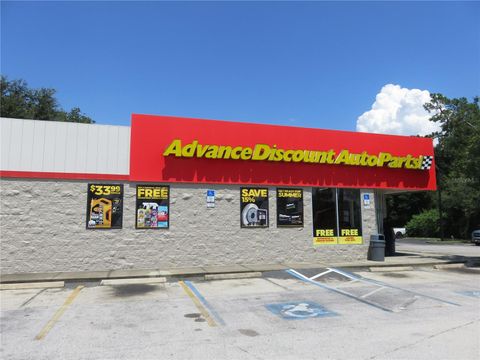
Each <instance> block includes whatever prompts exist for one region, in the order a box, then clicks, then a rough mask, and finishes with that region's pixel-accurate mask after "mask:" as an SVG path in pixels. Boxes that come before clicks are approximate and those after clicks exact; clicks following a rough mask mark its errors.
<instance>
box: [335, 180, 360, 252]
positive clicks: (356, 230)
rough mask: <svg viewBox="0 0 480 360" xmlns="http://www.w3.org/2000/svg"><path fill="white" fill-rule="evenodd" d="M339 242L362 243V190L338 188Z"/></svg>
mask: <svg viewBox="0 0 480 360" xmlns="http://www.w3.org/2000/svg"><path fill="white" fill-rule="evenodd" d="M338 213H339V228H340V233H339V237H338V243H339V244H352V245H354V244H356V245H359V244H362V243H363V237H362V218H361V203H360V190H358V189H339V190H338Z"/></svg>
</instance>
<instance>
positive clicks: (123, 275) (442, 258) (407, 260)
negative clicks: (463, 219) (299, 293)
mask: <svg viewBox="0 0 480 360" xmlns="http://www.w3.org/2000/svg"><path fill="white" fill-rule="evenodd" d="M455 263H464V264H466V265H467V266H479V265H480V257H478V256H457V255H453V256H452V255H445V254H422V253H401V254H398V255H397V256H393V257H385V261H384V262H379V261H370V260H363V261H355V262H341V263H338V262H334V263H328V264H327V263H322V262H319V263H282V264H256V265H248V264H245V265H227V266H202V267H182V268H165V269H144V270H105V271H78V272H45V273H19V274H1V275H0V283H2V284H9V283H25V282H29V283H31V282H48V281H99V280H104V279H129V278H155V277H167V278H168V277H193V276H195V277H198V276H205V275H211V274H233V273H238V274H242V273H251V272H265V271H275V270H285V269H291V268H294V269H309V268H325V267H337V268H382V267H398V266H409V267H422V266H434V265H442V264H455Z"/></svg>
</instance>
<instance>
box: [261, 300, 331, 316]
mask: <svg viewBox="0 0 480 360" xmlns="http://www.w3.org/2000/svg"><path fill="white" fill-rule="evenodd" d="M265 307H266V308H267V309H268V310H270V311H271V312H272V313H274V314H275V315H278V316H280V317H282V318H284V319H287V320H294V319H297V320H300V319H309V318H314V317H325V316H337V315H338V314H337V313H334V312H333V311H330V310H327V309H326V308H324V307H323V306H321V305H319V304H317V303H314V302H311V301H294V302H288V303H279V304H267V305H265Z"/></svg>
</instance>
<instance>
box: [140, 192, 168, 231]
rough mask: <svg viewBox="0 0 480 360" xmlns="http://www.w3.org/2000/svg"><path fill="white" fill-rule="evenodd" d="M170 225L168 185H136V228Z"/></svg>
mask: <svg viewBox="0 0 480 360" xmlns="http://www.w3.org/2000/svg"><path fill="white" fill-rule="evenodd" d="M169 225H170V187H169V186H168V185H137V202H136V214H135V228H136V229H168V227H169Z"/></svg>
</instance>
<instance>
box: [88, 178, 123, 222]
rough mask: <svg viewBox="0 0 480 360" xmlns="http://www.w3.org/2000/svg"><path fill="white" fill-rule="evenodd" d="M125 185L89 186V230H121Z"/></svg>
mask: <svg viewBox="0 0 480 360" xmlns="http://www.w3.org/2000/svg"><path fill="white" fill-rule="evenodd" d="M122 218H123V184H88V195H87V229H121V228H122Z"/></svg>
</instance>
